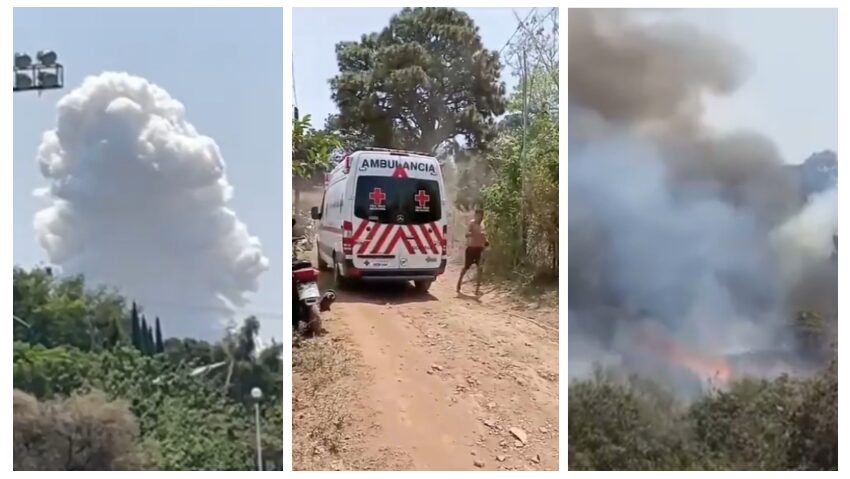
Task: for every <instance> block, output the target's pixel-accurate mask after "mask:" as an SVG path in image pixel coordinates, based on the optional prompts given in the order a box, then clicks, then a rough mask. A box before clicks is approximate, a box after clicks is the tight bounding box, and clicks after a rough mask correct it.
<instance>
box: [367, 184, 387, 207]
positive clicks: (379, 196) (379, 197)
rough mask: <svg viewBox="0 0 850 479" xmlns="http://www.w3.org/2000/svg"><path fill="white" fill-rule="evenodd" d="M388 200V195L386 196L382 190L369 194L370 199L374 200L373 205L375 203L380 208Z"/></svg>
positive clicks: (378, 189) (377, 189) (375, 190)
mask: <svg viewBox="0 0 850 479" xmlns="http://www.w3.org/2000/svg"><path fill="white" fill-rule="evenodd" d="M386 198H387V195H386V194H384V190H382V189H380V188H375V189H374V190H372V192H371V193H369V199H370V200H372V203H375V204H376V205H378V206H380V205H381V203H383V202H384V200H385V199H386Z"/></svg>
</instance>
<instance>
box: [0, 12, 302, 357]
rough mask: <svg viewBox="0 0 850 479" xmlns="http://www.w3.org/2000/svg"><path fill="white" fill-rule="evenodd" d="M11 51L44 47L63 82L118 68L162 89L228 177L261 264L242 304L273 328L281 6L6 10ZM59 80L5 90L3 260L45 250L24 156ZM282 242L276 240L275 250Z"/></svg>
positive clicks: (31, 154)
mask: <svg viewBox="0 0 850 479" xmlns="http://www.w3.org/2000/svg"><path fill="white" fill-rule="evenodd" d="M13 20H14V34H13V35H14V39H13V41H14V48H15V51H25V52H33V53H34V52H35V51H37V50H40V49H54V50H56V51H57V53H58V54H59V60H60V62H61V63H63V64H64V65H65V84H66V90H65V92H67V91H69V90H70V89H71V88H73V87H76V86H77V85H79V84H80V83H81V82H82V80H83V78H84V77H85V76H87V75H93V74H98V73H101V72H103V71H106V70H116V71H126V72H128V73H131V74H134V75H139V76H143V77H145V78H147V79H148V80H150V81H152V82H154V83H156V84H158V85H159V86H161V87H163V88H165V89H166V90H167V91H168V92H169V93H170V94H171V96H172V97H174V98H176V99H177V100H179V101H180V102H182V103H183V105H184V106H185V107H186V111H187V118H188V120H189V121H190V122H191V123H193V124H194V125H195V127H196V128H197V129H198V131H199V132H200V133H202V134H205V135H207V136H210V137H212V138H213V139H214V140H215V141H216V142H217V143H218V145H219V147H220V149H221V152H222V155H223V157H224V161H225V162H226V164H227V176H228V179H229V181H230V183H231V185H232V186H233V188H234V198H233V200H232V201H231V203H230V206H231V208H232V209H233V210H235V211H236V214H237V215H238V216H239V218H240V219H241V220H242V221H243V222H244V223H245V224H246V225H247V227H248V231H249V232H250V233H251V234H252V235H254V236H257V237H259V238H260V240H261V241H262V245H263V252H264V253H265V255H266V256H267V257H268V258H269V264H270V269H269V271H267V272H266V273H265V274H264V275H263V276H262V277H261V278H260V290H259V292H258V293H257V294H256V295H254V296H252V299H253V300H252V302H251V303H250V304H249V305H248V306H247V307H246V308H245V309H244V310H243V311H241V313H242V314H240V316H242V315H244V314H249V313H253V314H257V315H258V316H259V318H260V319H261V322H262V335H263V336H264V337H265V338H270V337H274V338H276V339H277V340H278V341H280V340H281V338H282V335H283V324H282V321H283V318H282V316H281V301H282V288H283V279H282V268H281V261H282V260H283V254H282V252H283V246H282V241H283V238H282V220H283V203H282V201H283V199H282V198H283V190H282V174H283V171H282V168H283V165H282V161H283V136H282V135H283V112H282V110H281V105H282V104H283V86H282V85H283V77H282V75H283V65H282V63H281V62H282V58H283V46H282V39H283V30H282V28H283V12H282V10H281V9H175V8H163V9H147V8H142V9H126V8H119V9H86V8H80V9H22V8H16V9H15V10H14V19H13ZM65 92H62V91H58V92H57V91H54V92H48V93H45V94H43V95H42V96H41V97H38V96H36V95H35V94H24V93H20V94H15V99H14V179H13V180H14V237H13V240H14V261H15V263H16V264H17V265H20V266H24V267H29V266H33V265H35V264H38V263H40V262H45V261H46V255H45V254H44V252H43V251H42V249H41V247H40V246H39V245H38V244H37V243H36V241H35V236H34V231H33V225H32V220H33V216H34V214H35V213H36V211H37V210H39V209H40V208H41V207H43V205H41V204H40V203H39V202H37V201H36V200H35V198H33V195H32V192H33V190H34V189H35V188H37V187H41V186H45V185H46V181H45V180H44V179H43V178H42V177H41V175H40V173H39V171H38V167H37V164H36V162H35V155H36V148H37V147H38V145H39V143H40V140H41V135H42V133H43V132H44V131H46V130H48V129H51V128H53V127H54V126H55V105H56V102H57V101H58V100H59V98H61V96H62V95H63V93H65ZM287 251H288V250H287Z"/></svg>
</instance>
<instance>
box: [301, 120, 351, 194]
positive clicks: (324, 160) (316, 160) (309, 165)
mask: <svg viewBox="0 0 850 479" xmlns="http://www.w3.org/2000/svg"><path fill="white" fill-rule="evenodd" d="M339 146H340V142H339V139H338V138H336V137H335V136H334V135H332V134H330V133H327V132H324V131H320V130H316V129H314V128H313V127H312V126H311V125H310V115H304V116H303V117H302V118H300V119H293V120H292V173H293V174H294V175H295V176H298V177H301V178H309V177H311V176H312V175H313V174H314V173H316V172H317V171H323V170H324V169H325V168H326V167H327V166H328V164H330V155H331V153H332V152H333V150H334V149H335V148H338V147H339Z"/></svg>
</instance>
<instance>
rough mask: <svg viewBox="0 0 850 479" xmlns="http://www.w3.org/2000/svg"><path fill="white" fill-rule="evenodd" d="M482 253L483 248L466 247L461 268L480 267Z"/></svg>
mask: <svg viewBox="0 0 850 479" xmlns="http://www.w3.org/2000/svg"><path fill="white" fill-rule="evenodd" d="M483 251H484V248H482V247H480V246H467V247H466V258H465V260H464V262H463V267H464V268H469V267H470V266H472V265H473V264H474V265H478V266H481V253H482V252H483Z"/></svg>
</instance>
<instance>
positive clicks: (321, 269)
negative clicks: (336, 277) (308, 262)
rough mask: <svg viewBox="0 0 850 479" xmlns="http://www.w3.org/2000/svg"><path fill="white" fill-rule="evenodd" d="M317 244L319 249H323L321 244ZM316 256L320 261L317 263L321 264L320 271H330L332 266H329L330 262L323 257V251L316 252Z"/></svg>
mask: <svg viewBox="0 0 850 479" xmlns="http://www.w3.org/2000/svg"><path fill="white" fill-rule="evenodd" d="M316 245H317V249H319V250H321V249H322V246H321V244H319V243H316ZM316 256H317V257H318V258H319V259H318V261H317V263H318V265H319V271H330V269H331V268H330V267H329V266H328V263H326V262H325V260H323V259H322V253H321V252H319V253H316Z"/></svg>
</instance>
